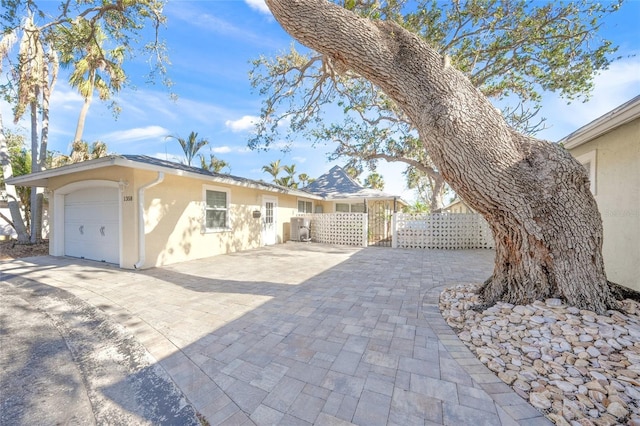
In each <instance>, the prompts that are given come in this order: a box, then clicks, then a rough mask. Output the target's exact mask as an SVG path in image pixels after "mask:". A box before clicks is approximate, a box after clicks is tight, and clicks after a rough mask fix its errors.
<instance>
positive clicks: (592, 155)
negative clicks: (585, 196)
mask: <svg viewBox="0 0 640 426" xmlns="http://www.w3.org/2000/svg"><path fill="white" fill-rule="evenodd" d="M596 157H597V156H596V150H595V149H594V150H593V151H589V152H587V153H586V154H582V155H579V156H577V157H576V160H578V162H579V163H580V164H582V165H583V166H587V165H588V166H589V171H588V173H589V189H590V190H591V193H592V194H593V195H596V188H597V185H596Z"/></svg>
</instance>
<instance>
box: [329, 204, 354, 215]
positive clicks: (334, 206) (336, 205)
mask: <svg viewBox="0 0 640 426" xmlns="http://www.w3.org/2000/svg"><path fill="white" fill-rule="evenodd" d="M338 204H341V205H346V206H349V211H346V212H343V211H338ZM333 211H334V212H336V213H349V212H351V204H349V203H334V205H333Z"/></svg>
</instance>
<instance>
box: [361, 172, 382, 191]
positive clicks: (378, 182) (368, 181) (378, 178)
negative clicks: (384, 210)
mask: <svg viewBox="0 0 640 426" xmlns="http://www.w3.org/2000/svg"><path fill="white" fill-rule="evenodd" d="M364 186H365V188H371V189H378V190H380V191H382V190H383V189H384V178H383V177H382V175H381V174H380V173H371V174H370V175H369V176H367V177H366V178H365V179H364Z"/></svg>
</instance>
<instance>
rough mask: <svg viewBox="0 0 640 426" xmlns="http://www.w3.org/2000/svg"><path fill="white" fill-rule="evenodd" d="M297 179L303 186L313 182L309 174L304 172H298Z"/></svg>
mask: <svg viewBox="0 0 640 426" xmlns="http://www.w3.org/2000/svg"><path fill="white" fill-rule="evenodd" d="M298 181H299V182H300V185H301V186H302V187H303V188H304V187H305V186H307V185H309V184H311V183H313V181H315V179H312V178H310V177H309V175H308V174H306V173H300V174H299V175H298Z"/></svg>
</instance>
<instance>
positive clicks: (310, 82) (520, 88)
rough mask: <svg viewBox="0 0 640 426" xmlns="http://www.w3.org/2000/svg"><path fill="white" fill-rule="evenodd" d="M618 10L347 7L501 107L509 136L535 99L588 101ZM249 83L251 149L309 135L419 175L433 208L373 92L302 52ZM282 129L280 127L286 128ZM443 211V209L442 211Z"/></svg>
mask: <svg viewBox="0 0 640 426" xmlns="http://www.w3.org/2000/svg"><path fill="white" fill-rule="evenodd" d="M620 4H621V2H620V1H618V2H608V3H604V4H599V3H594V2H591V1H588V0H577V1H572V2H551V1H549V2H540V1H535V0H508V1H498V0H489V1H484V0H483V1H481V0H468V1H464V2H439V1H437V0H420V1H418V2H409V1H407V0H394V1H389V2H383V3H380V2H376V1H372V0H362V1H353V0H345V1H344V2H340V5H342V6H343V7H345V8H347V9H350V10H352V11H354V12H356V13H358V14H359V15H360V16H365V17H369V18H372V19H374V20H389V21H393V22H396V23H398V24H399V25H400V26H402V27H403V28H405V29H407V30H409V31H411V32H412V33H414V34H416V35H418V37H420V38H421V39H422V40H423V41H425V42H426V43H428V44H429V45H430V46H432V47H433V48H434V49H435V50H436V51H438V52H439V53H440V54H441V55H442V56H443V61H444V62H446V63H448V64H450V65H452V66H453V67H455V68H457V69H459V70H461V71H462V72H463V73H464V74H465V75H466V76H467V77H468V78H469V79H470V81H471V82H472V84H473V85H474V86H476V87H477V88H478V89H480V90H481V91H482V93H484V94H485V95H486V96H488V97H489V98H490V99H492V100H493V101H494V102H496V103H497V104H499V105H504V107H503V116H504V117H505V119H506V120H507V122H508V123H509V124H510V125H511V126H513V127H514V128H516V129H518V130H521V131H523V132H525V133H529V134H533V133H535V132H536V131H538V130H539V129H540V128H541V126H543V124H544V118H543V117H538V111H539V108H540V102H541V99H542V94H543V93H544V92H546V91H553V92H558V93H560V94H561V95H562V96H563V97H565V98H566V99H568V100H574V99H575V100H582V99H586V98H587V97H588V96H589V92H590V90H591V89H592V86H593V78H594V76H595V75H596V74H597V73H598V72H599V71H601V70H604V69H606V68H607V67H608V66H609V64H610V63H611V61H613V60H614V59H615V58H614V57H613V56H612V55H613V54H614V53H615V51H616V47H615V46H613V45H612V44H611V42H609V41H607V40H604V39H602V38H601V37H600V35H599V32H598V30H599V29H600V27H601V26H602V21H603V18H604V17H606V16H607V15H608V14H610V13H613V12H615V11H616V10H618V9H619V7H620ZM250 78H251V82H252V84H253V86H254V88H255V89H256V90H257V91H258V93H259V94H260V95H261V96H262V97H263V107H262V111H261V121H260V122H259V124H258V126H257V133H256V135H255V137H254V138H252V139H251V141H250V146H251V147H253V148H257V147H268V146H269V145H271V144H272V143H273V142H274V141H277V140H281V139H286V140H292V139H293V138H299V137H300V135H301V134H302V135H304V136H305V137H307V138H308V139H309V140H310V141H311V142H312V143H317V142H324V141H332V142H335V149H334V151H333V153H332V154H331V156H330V158H331V159H336V158H338V157H347V158H350V159H356V160H357V161H360V162H365V163H367V164H368V165H369V166H370V168H372V169H374V168H375V162H376V161H378V160H381V159H382V160H386V161H400V162H403V163H405V164H407V166H408V168H409V170H413V172H412V173H411V174H408V176H411V177H413V178H414V182H415V173H416V172H418V173H420V174H422V175H426V177H427V179H425V180H423V183H426V185H421V187H422V188H423V189H424V190H428V192H430V194H429V198H430V203H431V204H432V208H433V207H437V206H435V204H437V203H438V197H441V193H442V191H443V188H444V182H443V180H442V177H441V175H440V172H439V170H438V169H437V167H435V165H434V164H433V162H432V160H431V158H430V157H429V153H428V152H425V150H424V143H423V141H421V140H420V138H419V137H418V135H417V132H416V129H415V126H414V125H413V124H412V123H411V122H410V120H408V118H407V117H406V115H405V114H404V113H403V112H402V111H401V110H400V109H399V108H398V106H397V105H396V103H395V102H394V101H393V100H392V99H390V97H389V96H387V95H386V94H385V93H384V92H382V91H381V90H380V89H379V88H378V87H377V86H376V85H374V84H372V83H371V82H369V81H367V80H365V79H363V78H361V77H360V76H358V75H357V74H356V73H354V72H353V71H351V70H347V69H343V68H342V67H341V65H340V63H339V62H337V61H334V60H332V59H331V58H329V57H327V56H326V55H323V54H320V53H317V52H314V51H310V50H307V49H300V48H298V47H296V46H295V45H292V46H291V48H290V50H289V51H287V52H282V53H281V54H279V55H277V56H276V57H260V58H258V59H256V60H254V62H253V70H252V72H251V75H250ZM287 123H288V125H283V124H287ZM440 207H441V206H440Z"/></svg>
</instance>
